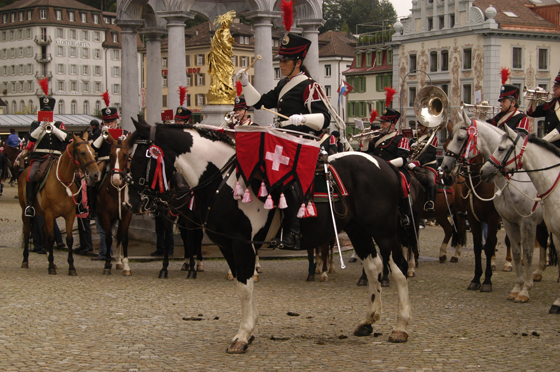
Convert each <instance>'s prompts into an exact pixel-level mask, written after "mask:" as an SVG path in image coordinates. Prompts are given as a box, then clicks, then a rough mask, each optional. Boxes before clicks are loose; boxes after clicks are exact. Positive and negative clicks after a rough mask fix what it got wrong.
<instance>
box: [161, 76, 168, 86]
mask: <svg viewBox="0 0 560 372" xmlns="http://www.w3.org/2000/svg"><path fill="white" fill-rule="evenodd" d="M162 79H163V87H164V88H166V87H167V76H164V77H163V78H162Z"/></svg>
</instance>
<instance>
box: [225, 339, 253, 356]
mask: <svg viewBox="0 0 560 372" xmlns="http://www.w3.org/2000/svg"><path fill="white" fill-rule="evenodd" d="M247 348H249V344H248V343H247V342H241V341H237V339H235V340H233V342H232V343H231V344H229V346H228V348H227V349H226V353H228V354H245V353H246V352H247Z"/></svg>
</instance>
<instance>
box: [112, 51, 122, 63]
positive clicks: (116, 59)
mask: <svg viewBox="0 0 560 372" xmlns="http://www.w3.org/2000/svg"><path fill="white" fill-rule="evenodd" d="M119 55H120V54H119V50H118V49H113V50H112V51H111V59H113V60H115V61H118V60H119Z"/></svg>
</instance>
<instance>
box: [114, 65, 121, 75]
mask: <svg viewBox="0 0 560 372" xmlns="http://www.w3.org/2000/svg"><path fill="white" fill-rule="evenodd" d="M119 76H121V68H120V67H119V66H113V77H119Z"/></svg>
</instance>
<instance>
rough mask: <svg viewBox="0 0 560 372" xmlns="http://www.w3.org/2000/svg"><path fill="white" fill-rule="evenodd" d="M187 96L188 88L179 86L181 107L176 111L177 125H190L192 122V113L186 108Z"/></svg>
mask: <svg viewBox="0 0 560 372" xmlns="http://www.w3.org/2000/svg"><path fill="white" fill-rule="evenodd" d="M186 96H187V87H183V86H179V107H177V110H175V118H174V119H173V121H174V122H175V124H188V123H189V122H190V121H191V116H192V112H191V110H189V109H188V108H186V107H184V106H183V104H184V103H185V98H186Z"/></svg>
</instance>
